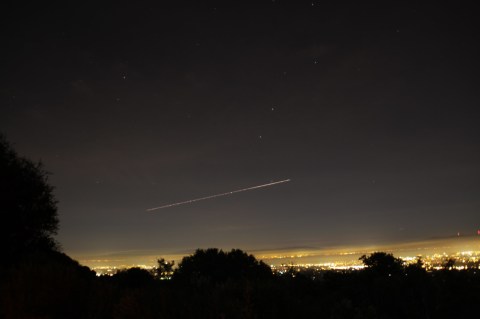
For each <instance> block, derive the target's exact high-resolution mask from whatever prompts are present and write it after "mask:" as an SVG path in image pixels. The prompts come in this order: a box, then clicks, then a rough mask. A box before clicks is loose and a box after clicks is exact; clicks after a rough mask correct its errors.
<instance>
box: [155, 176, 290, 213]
mask: <svg viewBox="0 0 480 319" xmlns="http://www.w3.org/2000/svg"><path fill="white" fill-rule="evenodd" d="M286 182H290V179H284V180H282V181H278V182H271V183H268V184H263V185H258V186H252V187H247V188H242V189H238V190H236V191H231V192H227V193H222V194H217V195H211V196H206V197H201V198H196V199H191V200H186V201H184V202H178V203H173V204H168V205H163V206H159V207H154V208H149V209H147V212H151V211H154V210H157V209H163V208H169V207H174V206H179V205H183V204H190V203H194V202H199V201H201V200H206V199H211V198H216V197H221V196H227V195H232V194H235V193H240V192H246V191H250V190H253V189H258V188H263V187H268V186H273V185H277V184H282V183H286Z"/></svg>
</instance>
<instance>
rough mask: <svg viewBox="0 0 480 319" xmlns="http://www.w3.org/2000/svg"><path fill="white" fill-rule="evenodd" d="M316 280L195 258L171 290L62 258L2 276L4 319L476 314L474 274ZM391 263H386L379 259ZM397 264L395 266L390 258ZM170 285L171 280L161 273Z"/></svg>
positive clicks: (148, 279)
mask: <svg viewBox="0 0 480 319" xmlns="http://www.w3.org/2000/svg"><path fill="white" fill-rule="evenodd" d="M382 254H383V253H376V254H373V255H371V256H369V257H367V258H370V259H371V258H377V257H379V256H380V257H381V258H377V259H380V263H377V264H375V265H371V266H369V267H368V268H366V269H364V270H360V271H344V272H335V271H326V272H324V273H323V274H322V276H321V277H320V278H318V277H316V278H315V279H312V278H309V277H306V276H303V275H301V274H295V273H294V272H289V273H287V274H285V275H282V276H277V275H274V274H273V273H272V272H271V271H270V269H269V268H268V267H267V266H266V265H265V264H263V263H262V262H259V261H257V260H255V258H253V256H251V255H247V254H246V253H244V252H242V251H240V250H232V251H231V252H228V253H224V252H222V251H219V250H217V249H207V250H197V252H196V253H195V254H193V255H192V256H188V257H185V258H184V259H183V261H182V262H181V263H180V264H179V267H178V268H176V269H175V271H174V273H173V277H172V279H171V280H161V278H162V271H161V270H162V267H160V268H159V271H158V272H156V273H152V272H149V271H147V270H144V269H139V268H131V269H128V270H125V271H121V272H119V273H117V274H116V275H114V276H111V277H108V276H102V277H96V276H95V273H94V272H93V271H91V270H90V269H88V268H87V267H83V266H80V265H79V264H78V263H76V262H75V261H73V260H72V259H70V258H69V257H68V256H66V255H64V254H61V253H58V252H36V253H30V254H28V255H25V256H24V257H23V258H21V259H20V260H18V261H17V262H16V263H15V264H14V265H10V266H9V267H8V268H5V267H3V269H2V278H1V304H0V305H1V308H0V309H1V313H0V316H1V317H2V318H292V317H296V318H311V317H314V318H447V317H450V318H458V317H461V316H467V315H473V314H475V313H476V312H477V310H478V305H479V304H480V293H479V292H480V276H479V274H477V270H473V269H472V270H462V271H457V270H441V271H434V272H426V271H425V270H424V269H423V268H421V267H416V266H409V267H403V266H402V265H400V264H395V263H393V264H392V263H390V262H389V260H388V258H389V256H391V255H388V254H383V255H382ZM385 256H387V258H383V257H385ZM391 258H393V256H391ZM163 275H165V273H163Z"/></svg>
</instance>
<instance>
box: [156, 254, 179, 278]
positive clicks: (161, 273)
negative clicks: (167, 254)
mask: <svg viewBox="0 0 480 319" xmlns="http://www.w3.org/2000/svg"><path fill="white" fill-rule="evenodd" d="M157 263H158V266H157V268H156V269H155V276H156V277H157V278H159V279H161V280H164V279H171V278H172V275H173V266H174V265H175V261H174V260H172V261H166V260H165V258H161V259H157Z"/></svg>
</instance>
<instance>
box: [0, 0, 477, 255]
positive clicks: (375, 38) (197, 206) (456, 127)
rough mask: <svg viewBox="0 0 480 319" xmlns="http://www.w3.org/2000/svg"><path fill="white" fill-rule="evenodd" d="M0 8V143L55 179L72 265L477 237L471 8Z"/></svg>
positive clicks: (222, 4)
mask: <svg viewBox="0 0 480 319" xmlns="http://www.w3.org/2000/svg"><path fill="white" fill-rule="evenodd" d="M1 6H2V9H1V10H0V12H1V19H0V21H1V31H0V32H1V43H2V50H1V53H0V57H1V61H0V63H1V73H0V80H1V85H0V103H1V104H0V108H1V109H0V110H1V113H0V131H2V132H3V133H4V134H5V135H6V137H7V139H8V140H9V141H10V142H11V143H12V144H13V145H14V147H15V149H16V150H17V151H18V152H19V153H20V154H21V155H24V156H26V157H29V158H31V159H33V160H41V161H42V162H43V163H44V164H45V167H46V169H47V170H48V171H50V172H51V173H52V175H51V177H50V182H51V184H53V185H54V186H55V194H56V197H57V199H58V200H59V205H58V207H59V217H60V231H59V235H58V236H57V239H58V240H59V241H60V243H61V244H62V246H63V250H64V251H65V252H67V253H69V254H71V255H72V256H74V257H75V256H81V255H82V254H83V255H84V254H92V255H95V254H115V253H123V254H142V253H143V252H145V253H146V252H152V251H155V252H158V254H173V253H183V252H190V251H192V250H193V249H196V248H200V247H201V248H207V247H219V248H225V249H230V248H240V249H244V250H247V251H255V250H262V249H263V250H273V249H292V250H295V249H300V248H305V247H307V248H308V247H309V248H316V249H322V248H324V247H335V246H349V245H352V246H353V245H375V244H386V243H405V242H411V241H417V240H424V239H429V238H432V237H448V236H452V235H453V236H456V235H457V234H458V233H460V234H462V235H463V234H465V235H474V234H476V232H477V229H478V228H479V227H480V110H479V109H480V94H479V92H480V90H479V70H480V68H479V57H480V52H479V51H480V50H479V48H480V33H478V31H477V29H478V27H479V26H478V17H477V16H478V14H477V11H475V10H473V8H469V7H464V6H460V5H458V6H455V5H454V4H452V3H450V4H449V5H441V4H439V3H438V2H437V3H436V4H435V5H434V6H430V5H426V4H425V5H418V4H416V5H411V4H408V3H404V2H401V1H381V2H378V3H374V2H370V4H367V3H363V2H359V1H356V2H355V4H345V3H344V4H343V5H340V4H330V3H329V4H326V2H325V1H313V2H312V1H308V2H303V1H296V2H295V4H292V3H291V2H285V1H278V0H277V1H255V2H253V1H252V2H248V1H246V2H241V1H236V2H234V1H218V2H213V1H195V2H188V1H187V2H184V1H181V2H180V1H179V2H178V4H176V5H173V4H166V3H164V2H162V1H160V2H157V3H156V4H155V2H152V3H146V2H143V3H141V4H139V3H138V2H132V3H130V4H127V3H123V4H118V3H117V4H116V5H112V6H107V5H100V4H98V3H97V4H95V5H88V4H87V3H84V2H75V3H73V2H72V3H70V4H63V6H54V5H53V4H49V3H47V2H39V3H36V4H34V5H27V3H23V5H22V4H18V3H16V4H3V5H1ZM286 179H290V181H289V182H286V183H282V184H277V185H272V186H270V187H264V188H260V189H254V190H250V191H246V192H241V193H235V194H231V195H228V196H223V197H218V198H215V199H210V200H204V201H199V202H195V203H191V204H186V205H179V206H176V207H171V208H166V209H161V210H157V211H152V212H147V211H146V210H147V209H148V208H152V207H157V206H162V205H167V204H171V203H175V202H181V201H186V200H190V199H195V198H200V197H205V196H210V195H215V194H220V193H225V192H230V191H234V190H238V189H243V188H247V187H252V186H257V185H262V184H267V183H270V182H275V181H280V180H286Z"/></svg>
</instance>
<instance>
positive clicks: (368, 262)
mask: <svg viewBox="0 0 480 319" xmlns="http://www.w3.org/2000/svg"><path fill="white" fill-rule="evenodd" d="M359 259H360V260H361V261H362V262H363V264H364V265H365V267H367V270H369V271H371V272H373V273H376V274H379V275H393V274H398V273H400V272H402V270H403V261H402V260H401V259H400V258H396V257H394V256H393V255H392V254H387V253H384V252H374V253H372V254H371V255H370V256H368V257H367V256H366V255H363V256H362V257H360V258H359Z"/></svg>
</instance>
